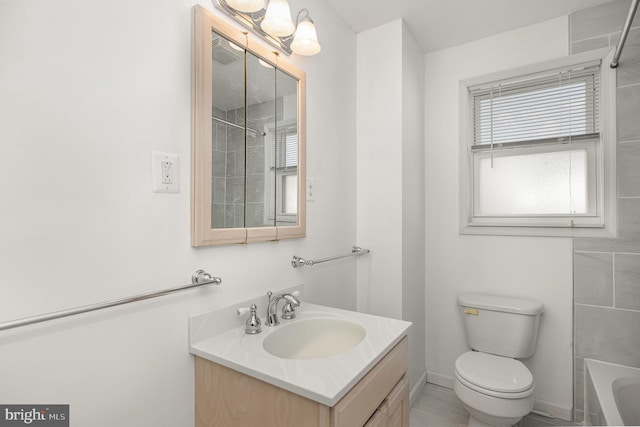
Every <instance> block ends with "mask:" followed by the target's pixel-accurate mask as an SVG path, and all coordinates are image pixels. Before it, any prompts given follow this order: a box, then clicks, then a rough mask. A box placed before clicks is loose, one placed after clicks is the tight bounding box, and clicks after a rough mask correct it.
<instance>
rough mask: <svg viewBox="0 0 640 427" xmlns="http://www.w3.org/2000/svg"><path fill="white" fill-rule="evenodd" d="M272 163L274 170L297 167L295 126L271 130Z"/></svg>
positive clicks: (296, 132) (296, 130)
mask: <svg viewBox="0 0 640 427" xmlns="http://www.w3.org/2000/svg"><path fill="white" fill-rule="evenodd" d="M271 135H272V136H273V140H272V150H273V151H272V153H271V154H272V157H271V158H272V159H274V161H275V165H274V164H273V163H272V164H271V167H275V168H276V169H282V168H296V167H297V166H298V129H297V127H296V126H288V127H283V128H279V129H277V130H275V129H273V130H271Z"/></svg>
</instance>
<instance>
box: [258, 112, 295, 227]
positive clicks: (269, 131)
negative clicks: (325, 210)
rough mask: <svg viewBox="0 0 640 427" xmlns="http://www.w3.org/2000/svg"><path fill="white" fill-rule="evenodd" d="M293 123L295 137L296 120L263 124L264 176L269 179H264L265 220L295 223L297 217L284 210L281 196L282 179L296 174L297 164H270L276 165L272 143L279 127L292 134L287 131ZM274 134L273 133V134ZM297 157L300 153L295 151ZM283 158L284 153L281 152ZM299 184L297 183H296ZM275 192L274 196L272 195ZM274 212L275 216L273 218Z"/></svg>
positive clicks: (287, 133) (286, 133) (285, 132)
mask: <svg viewBox="0 0 640 427" xmlns="http://www.w3.org/2000/svg"><path fill="white" fill-rule="evenodd" d="M293 125H295V126H296V137H298V136H297V135H298V134H297V122H296V120H291V119H290V120H281V121H279V122H277V123H267V124H265V125H264V133H265V136H264V138H265V144H264V155H265V158H266V161H265V176H268V177H269V179H268V180H265V181H266V182H265V189H264V195H265V206H268V209H266V210H265V212H264V220H265V222H273V221H275V222H276V223H282V224H289V223H295V222H296V219H297V212H296V213H286V212H284V209H283V206H284V198H283V185H282V180H283V178H284V177H285V176H291V175H296V176H297V175H298V169H299V168H298V164H296V165H295V166H288V167H287V166H284V167H277V166H274V167H271V164H274V165H276V164H277V159H275V158H274V153H275V151H276V150H274V147H273V144H274V141H275V140H276V136H275V135H277V134H278V132H279V129H282V128H283V129H285V131H284V135H285V137H286V135H289V134H293V132H289V131H290V130H291V129H289V128H292V127H293ZM274 134H275V135H274ZM297 155H298V157H299V156H300V153H299V152H298V153H297ZM283 159H284V153H283ZM271 183H275V187H274V186H273V185H270V184H271ZM298 185H299V184H298ZM274 192H275V197H274ZM274 214H275V218H274Z"/></svg>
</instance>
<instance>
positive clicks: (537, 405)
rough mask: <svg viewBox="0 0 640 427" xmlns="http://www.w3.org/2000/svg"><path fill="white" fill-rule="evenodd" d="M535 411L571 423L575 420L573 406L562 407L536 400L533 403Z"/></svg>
mask: <svg viewBox="0 0 640 427" xmlns="http://www.w3.org/2000/svg"><path fill="white" fill-rule="evenodd" d="M533 410H534V411H537V412H541V413H542V414H549V415H551V416H552V417H554V418H560V419H562V420H565V421H571V420H572V419H573V415H572V414H573V406H560V405H556V404H554V403H549V402H545V401H544V400H539V399H536V400H535V401H534V402H533Z"/></svg>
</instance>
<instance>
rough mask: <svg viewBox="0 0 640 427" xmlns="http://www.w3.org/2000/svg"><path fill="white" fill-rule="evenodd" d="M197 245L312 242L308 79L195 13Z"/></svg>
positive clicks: (201, 11) (193, 234)
mask: <svg viewBox="0 0 640 427" xmlns="http://www.w3.org/2000/svg"><path fill="white" fill-rule="evenodd" d="M193 29H194V30H193V31H194V50H193V95H192V96H193V131H192V138H193V141H192V162H191V163H192V169H191V174H192V177H191V244H192V246H209V245H221V244H231V243H249V242H256V241H268V240H280V239H290V238H298V237H304V236H305V232H306V227H305V220H306V218H305V205H306V199H305V191H304V189H305V187H306V186H305V108H304V106H305V87H306V86H305V73H304V72H303V71H301V70H299V69H298V68H296V67H295V66H293V65H292V64H290V63H289V62H288V61H286V60H285V59H283V58H281V57H280V56H279V55H278V54H277V53H276V52H272V51H270V50H269V49H268V48H266V47H264V46H263V45H262V44H260V43H257V42H256V41H254V40H252V37H250V36H249V35H247V34H246V33H243V32H242V31H240V30H238V29H235V28H234V27H232V26H231V25H230V24H227V23H226V22H225V21H223V20H221V19H220V18H218V17H216V16H215V15H214V14H212V13H211V12H209V11H207V10H206V9H204V8H202V7H201V6H194V26H193Z"/></svg>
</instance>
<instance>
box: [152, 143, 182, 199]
mask: <svg viewBox="0 0 640 427" xmlns="http://www.w3.org/2000/svg"><path fill="white" fill-rule="evenodd" d="M179 160H180V159H179V158H178V155H177V154H175V153H162V152H159V151H153V152H152V153H151V173H152V177H153V179H152V183H153V192H154V193H179V192H180V162H179Z"/></svg>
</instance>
